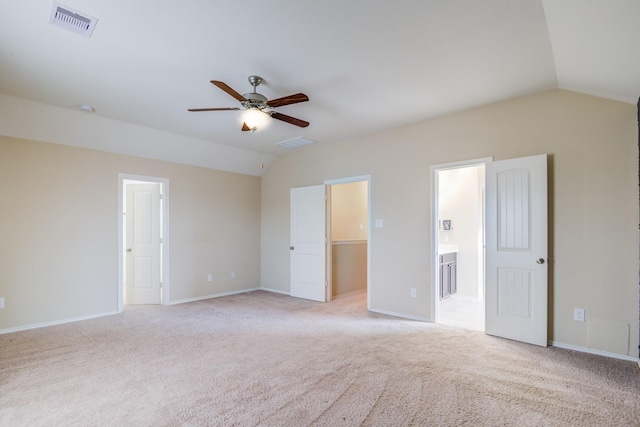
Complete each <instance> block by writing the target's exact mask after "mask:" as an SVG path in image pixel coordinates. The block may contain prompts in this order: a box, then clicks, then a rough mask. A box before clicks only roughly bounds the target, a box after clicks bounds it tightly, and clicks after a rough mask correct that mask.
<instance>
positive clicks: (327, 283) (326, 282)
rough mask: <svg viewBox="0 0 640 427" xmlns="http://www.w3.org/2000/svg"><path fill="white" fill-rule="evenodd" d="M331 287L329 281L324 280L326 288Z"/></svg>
mask: <svg viewBox="0 0 640 427" xmlns="http://www.w3.org/2000/svg"><path fill="white" fill-rule="evenodd" d="M328 287H329V281H328V280H325V281H324V288H325V289H327V288H328Z"/></svg>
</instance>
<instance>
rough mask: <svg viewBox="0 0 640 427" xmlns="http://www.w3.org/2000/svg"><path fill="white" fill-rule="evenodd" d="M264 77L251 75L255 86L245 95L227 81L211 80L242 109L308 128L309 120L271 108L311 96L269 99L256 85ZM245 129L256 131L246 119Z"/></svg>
mask: <svg viewBox="0 0 640 427" xmlns="http://www.w3.org/2000/svg"><path fill="white" fill-rule="evenodd" d="M262 80H263V79H262V77H260V76H249V83H251V86H253V92H250V93H245V94H244V95H240V94H239V93H238V92H236V91H235V90H233V89H231V88H230V87H229V86H228V85H227V84H226V83H224V82H221V81H218V80H211V83H213V84H214V85H215V86H217V87H218V88H220V89H222V90H223V91H225V92H226V93H227V94H229V95H231V96H232V97H234V98H235V99H237V100H238V101H240V104H241V105H242V107H243V108H242V109H244V110H254V111H258V112H261V113H264V114H267V115H269V116H271V117H273V118H274V119H276V120H281V121H283V122H287V123H289V124H292V125H295V126H299V127H301V128H306V127H307V126H309V122H306V121H304V120H300V119H297V118H295V117H291V116H287V115H285V114H282V113H278V112H277V111H273V110H271V109H272V108H277V107H282V106H284V105H290V104H297V103H298V102H306V101H308V100H309V97H308V96H307V95H305V94H304V93H296V94H293V95H289V96H285V97H282V98H276V99H271V100H268V99H267V97H266V96H264V95H262V94H259V93H257V92H256V87H258V85H259V84H260V83H262ZM240 109H241V108H240V107H228V108H189V110H188V111H193V112H199V111H228V110H234V111H237V110H240ZM242 130H243V131H255V130H256V127H255V126H249V125H247V123H246V121H245V122H244V123H243V124H242Z"/></svg>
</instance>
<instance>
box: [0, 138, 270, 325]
mask: <svg viewBox="0 0 640 427" xmlns="http://www.w3.org/2000/svg"><path fill="white" fill-rule="evenodd" d="M119 173H124V174H135V175H144V176H152V177H161V178H167V179H168V180H169V196H170V212H169V220H170V224H169V238H170V245H171V246H170V286H171V292H170V297H171V301H180V300H185V299H195V298H199V297H203V296H208V295H215V294H219V293H224V292H233V291H238V290H242V289H250V288H256V287H259V286H260V282H259V280H260V269H259V265H260V254H259V245H260V243H259V240H260V178H258V177H253V176H248V175H241V174H236V173H231V172H221V171H216V170H212V169H206V168H201V167H195V166H186V165H180V164H175V163H169V162H163V161H157V160H149V159H142V158H137V157H131V156H124V155H119V154H110V153H105V152H101V151H95V150H89V149H82V148H75V147H69V146H64V145H56V144H49V143H42V142H34V141H29V140H24V139H16V138H10V137H0V195H1V196H2V197H0V297H5V304H6V307H5V308H4V309H0V330H3V329H5V330H6V329H13V328H21V327H28V326H30V325H38V324H43V323H49V322H57V321H64V320H67V319H74V318H79V317H85V316H95V315H100V314H104V313H111V312H114V311H116V310H117V279H118V278H117V240H118V236H117V194H118V174H119ZM231 271H235V272H236V275H237V276H236V279H235V280H231V279H230V272H231ZM207 273H213V275H214V280H213V282H207V280H206V275H207ZM125 309H126V308H125Z"/></svg>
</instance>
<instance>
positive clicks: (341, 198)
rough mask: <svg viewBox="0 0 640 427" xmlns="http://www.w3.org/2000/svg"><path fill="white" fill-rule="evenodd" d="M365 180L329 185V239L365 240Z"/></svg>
mask: <svg viewBox="0 0 640 427" xmlns="http://www.w3.org/2000/svg"><path fill="white" fill-rule="evenodd" d="M367 198H368V193H367V181H358V182H349V183H345V184H336V185H332V186H331V240H366V239H367V232H368V218H367V215H368V209H367Z"/></svg>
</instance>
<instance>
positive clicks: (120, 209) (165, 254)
mask: <svg viewBox="0 0 640 427" xmlns="http://www.w3.org/2000/svg"><path fill="white" fill-rule="evenodd" d="M125 180H132V181H144V182H157V183H160V184H161V185H162V192H163V200H164V203H163V205H162V236H163V240H162V241H163V245H162V275H163V280H162V304H163V305H168V304H169V301H170V298H169V277H171V276H170V274H169V179H167V178H158V177H152V176H143V175H132V174H124V173H119V174H118V203H117V222H118V248H117V254H118V287H117V301H118V313H122V311H123V309H124V307H123V305H124V304H123V283H124V277H123V274H124V264H123V256H124V241H123V235H124V221H123V220H124V218H123V213H124V205H123V200H124V181H125Z"/></svg>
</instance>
